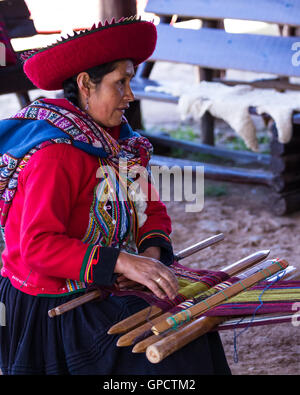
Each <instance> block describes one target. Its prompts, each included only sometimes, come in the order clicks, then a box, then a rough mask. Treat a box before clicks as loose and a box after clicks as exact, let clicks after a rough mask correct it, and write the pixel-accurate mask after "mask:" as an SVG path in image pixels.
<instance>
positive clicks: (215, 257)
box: [166, 181, 300, 375]
mask: <svg viewBox="0 0 300 395" xmlns="http://www.w3.org/2000/svg"><path fill="white" fill-rule="evenodd" d="M205 184H206V185H209V186H210V187H219V186H220V184H221V185H222V187H225V190H226V193H225V194H224V195H223V196H219V197H212V196H206V197H205V202H204V208H203V210H202V211H201V212H199V213H187V212H185V203H182V202H169V203H168V202H166V205H167V207H168V211H169V214H170V216H171V218H172V221H173V233H172V240H173V243H174V248H175V251H179V250H181V249H183V248H186V247H188V246H190V245H192V244H194V243H196V242H198V241H200V240H204V239H206V238H208V237H210V236H212V235H214V234H218V233H224V236H225V238H224V240H223V241H222V242H220V243H218V244H217V245H215V246H212V247H209V248H207V249H204V250H202V251H201V252H199V253H198V254H197V255H193V256H191V257H187V258H185V259H184V260H182V261H181V263H182V264H184V265H187V266H190V267H196V268H202V269H220V268H222V267H224V266H225V265H228V264H230V263H233V262H236V261H238V260H239V259H241V258H243V257H245V256H247V255H249V254H252V253H253V252H256V251H259V250H264V249H268V250H271V252H270V255H269V257H270V258H274V257H280V258H284V259H286V260H287V261H288V262H289V264H290V265H293V266H295V267H297V268H298V269H300V261H299V253H300V244H299V242H298V238H299V231H300V212H299V213H296V214H292V215H289V216H285V217H274V216H273V215H272V214H271V212H270V210H269V207H268V204H269V200H270V190H269V189H268V188H266V187H257V186H246V185H239V184H230V183H219V182H218V183H217V182H212V181H210V182H209V181H206V182H205ZM241 331H242V329H239V330H238V331H237V334H239V333H240V332H241ZM220 334H221V338H222V341H223V345H224V349H225V353H226V356H227V359H228V363H229V365H230V367H231V370H232V373H233V374H235V375H297V374H299V373H300V332H299V326H298V327H296V326H293V325H292V323H290V322H289V323H282V324H279V325H267V326H261V327H256V328H254V327H253V328H251V327H250V328H248V329H247V330H246V331H244V332H243V333H241V334H240V335H239V336H238V339H237V351H238V362H237V363H236V362H235V361H234V331H233V330H228V331H222V332H220Z"/></svg>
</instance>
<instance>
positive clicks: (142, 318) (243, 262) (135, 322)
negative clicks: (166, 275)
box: [108, 250, 270, 335]
mask: <svg viewBox="0 0 300 395" xmlns="http://www.w3.org/2000/svg"><path fill="white" fill-rule="evenodd" d="M269 253H270V250H262V251H258V252H256V253H254V254H251V255H248V256H247V257H245V258H243V259H240V260H238V261H237V262H235V263H233V264H231V265H229V266H225V267H224V268H222V269H220V270H221V271H222V272H225V273H227V274H228V275H229V277H232V276H235V275H236V274H238V273H240V272H241V271H243V270H245V269H247V268H249V267H250V266H252V265H254V264H256V263H258V262H261V261H262V260H264V259H266V258H267V256H268V255H269ZM162 313H163V311H162V310H161V309H160V308H159V307H157V306H149V307H146V308H145V309H143V310H141V311H139V312H137V313H135V314H133V315H131V316H130V317H127V318H125V319H124V320H122V321H120V322H118V323H117V324H115V325H113V326H112V327H111V328H110V329H109V331H108V334H110V335H112V334H119V333H125V332H128V331H130V330H132V329H134V328H136V327H138V326H139V325H141V324H143V323H145V322H146V320H152V319H154V318H155V317H157V316H158V315H160V314H162Z"/></svg>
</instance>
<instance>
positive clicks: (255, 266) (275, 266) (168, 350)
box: [48, 234, 297, 363]
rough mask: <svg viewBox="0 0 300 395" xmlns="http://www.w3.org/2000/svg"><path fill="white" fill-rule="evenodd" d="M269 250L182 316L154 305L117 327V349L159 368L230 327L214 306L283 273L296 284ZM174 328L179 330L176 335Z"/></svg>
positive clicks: (232, 270)
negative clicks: (203, 337)
mask: <svg viewBox="0 0 300 395" xmlns="http://www.w3.org/2000/svg"><path fill="white" fill-rule="evenodd" d="M223 239H224V235H223V234H219V235H216V236H213V237H211V238H209V239H206V240H204V241H201V242H199V243H197V244H195V245H193V246H191V247H189V248H187V249H185V250H183V251H181V252H179V253H178V254H176V255H175V260H177V261H179V260H181V259H183V258H185V257H187V256H190V255H191V254H194V253H196V252H198V251H200V250H202V249H204V248H206V247H209V246H212V245H214V244H216V243H218V242H220V241H222V240H223ZM269 253H270V251H269V250H264V251H258V252H256V253H254V254H252V255H249V256H247V257H245V258H243V259H241V260H239V261H237V262H235V263H233V264H231V265H229V266H226V267H224V268H222V269H221V271H222V272H224V273H226V274H227V275H228V278H229V279H230V278H233V277H234V278H235V282H234V283H231V282H230V281H225V282H223V283H219V284H216V285H215V286H213V287H212V288H210V289H208V290H207V291H204V292H202V293H200V294H199V295H198V294H197V297H196V298H194V296H196V295H193V303H191V304H190V307H187V308H186V306H187V304H186V303H185V304H184V307H182V309H181V308H180V307H181V306H180V305H179V306H178V307H179V308H178V312H177V313H176V314H172V313H170V312H169V311H167V312H163V310H162V309H161V308H159V307H157V306H155V305H153V306H149V307H147V308H145V309H143V310H142V311H140V312H138V313H136V314H134V315H132V316H130V317H128V318H126V319H125V320H123V321H120V322H119V323H117V324H115V325H114V326H112V327H111V328H110V329H109V331H108V333H109V334H122V336H121V337H120V338H119V340H118V342H117V346H118V347H124V346H132V345H133V346H134V347H133V349H132V352H134V353H137V352H146V357H147V358H148V360H149V361H150V362H152V363H158V362H160V361H161V360H163V359H164V358H166V357H167V356H168V355H170V354H172V353H173V352H175V351H176V350H179V349H180V348H182V347H183V346H184V345H186V344H187V343H189V342H191V341H193V340H194V339H196V338H197V337H199V336H201V335H203V334H205V333H207V332H209V331H211V330H213V329H214V328H216V327H219V326H220V325H222V324H223V325H226V322H227V321H229V320H230V318H231V317H226V316H221V317H219V316H206V315H205V313H207V312H208V311H209V310H211V309H212V308H213V307H215V306H217V305H220V304H222V303H224V301H225V300H228V299H230V298H232V297H233V296H235V295H238V294H239V293H241V292H243V291H245V290H248V289H250V288H251V287H253V286H254V285H256V284H258V283H260V282H261V281H262V280H266V279H268V278H272V276H274V275H276V274H278V273H279V272H281V273H284V276H285V278H288V277H289V278H293V279H295V278H296V276H297V275H295V268H294V267H291V266H289V265H288V263H287V262H286V261H285V260H281V259H273V260H269V259H268V260H266V258H267V257H268V255H269ZM99 296H100V291H99V290H96V291H92V292H88V293H86V294H84V295H83V296H80V297H78V298H76V299H74V300H72V301H70V302H68V303H66V304H64V305H61V306H58V307H56V308H54V309H52V310H50V311H49V312H48V314H49V316H50V317H54V316H56V315H60V314H63V313H64V312H66V311H69V310H71V309H73V308H75V307H77V306H79V305H82V304H83V303H86V302H88V301H90V300H93V299H95V298H98V297H99ZM276 318H278V315H277V316H274V315H271V316H270V315H268V316H260V317H259V319H260V321H261V322H262V321H263V320H265V321H266V322H267V321H268V320H269V319H272V320H273V321H274V322H276ZM290 319H291V315H290V314H285V315H283V314H282V315H281V316H280V322H287V321H288V320H290ZM174 329H175V330H174Z"/></svg>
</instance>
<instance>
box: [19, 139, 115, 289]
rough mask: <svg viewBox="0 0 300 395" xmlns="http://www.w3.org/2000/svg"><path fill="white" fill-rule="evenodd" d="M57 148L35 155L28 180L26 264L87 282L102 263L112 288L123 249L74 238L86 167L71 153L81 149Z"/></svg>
mask: <svg viewBox="0 0 300 395" xmlns="http://www.w3.org/2000/svg"><path fill="white" fill-rule="evenodd" d="M59 145H60V146H61V144H59ZM54 149H55V148H54V147H51V148H50V149H48V150H47V148H44V149H43V150H42V151H44V150H45V152H44V153H43V154H41V152H38V153H35V154H34V156H33V157H32V158H31V160H30V162H29V163H28V165H27V166H26V168H25V169H24V174H23V176H22V185H21V187H22V190H23V196H24V204H23V210H22V217H21V219H20V221H21V226H20V233H21V238H20V250H21V256H22V259H23V262H24V263H25V264H26V265H28V266H29V267H31V268H32V269H34V270H35V271H36V272H38V273H43V274H46V275H48V276H54V277H61V278H66V279H68V278H70V279H73V280H79V281H85V282H87V283H90V282H92V281H93V270H92V267H93V266H94V265H96V266H97V279H98V282H99V283H100V284H99V285H111V284H113V282H114V281H115V274H114V266H115V263H116V260H117V258H118V254H119V250H117V249H112V248H101V247H99V246H93V245H89V244H85V243H83V242H82V241H81V240H80V239H79V238H77V237H71V236H70V235H69V234H68V233H69V232H68V224H69V222H70V218H71V216H72V210H73V207H74V205H75V203H76V199H77V198H78V196H79V194H80V193H81V192H82V190H81V188H82V183H83V181H82V178H83V171H84V169H83V167H84V166H83V165H82V163H81V162H80V160H79V161H78V158H77V159H76V158H75V159H74V158H72V155H71V156H68V155H67V153H69V152H70V150H71V149H73V150H74V149H75V150H76V148H74V147H70V146H67V145H65V151H66V152H64V150H63V149H62V147H60V148H59V149H58V150H56V151H53V150H54ZM46 150H47V152H48V155H47V154H46ZM50 152H52V154H49V153H50ZM57 153H60V155H58V154H57ZM55 155H56V156H55ZM57 155H58V156H57ZM77 162H79V163H77Z"/></svg>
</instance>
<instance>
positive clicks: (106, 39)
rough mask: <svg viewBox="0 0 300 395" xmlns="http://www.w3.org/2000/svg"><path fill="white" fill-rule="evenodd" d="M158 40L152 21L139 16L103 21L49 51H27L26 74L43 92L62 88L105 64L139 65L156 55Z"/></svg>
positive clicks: (49, 47)
mask: <svg viewBox="0 0 300 395" xmlns="http://www.w3.org/2000/svg"><path fill="white" fill-rule="evenodd" d="M156 39H157V32H156V27H155V25H154V24H153V23H152V22H147V21H142V20H141V19H136V18H135V17H131V18H122V19H120V20H119V21H118V22H115V20H114V19H113V20H112V21H111V23H108V22H107V21H106V22H105V24H104V25H102V23H101V22H100V23H99V24H98V26H95V25H94V26H93V27H92V28H91V29H88V30H85V31H83V32H80V33H77V32H74V35H73V36H68V38H62V39H61V41H57V42H56V43H55V44H53V45H51V46H48V47H46V48H40V49H34V50H31V51H26V52H25V53H23V55H22V59H23V60H25V63H24V72H25V74H26V75H27V77H28V78H29V79H30V80H31V81H32V83H33V84H34V85H35V86H36V87H38V88H39V89H44V90H57V89H62V87H63V82H64V81H65V80H66V79H68V78H70V77H72V76H74V75H76V74H78V73H80V72H82V71H85V70H87V69H89V68H91V67H95V66H99V65H101V64H104V63H108V62H113V61H115V60H121V59H131V60H132V61H133V63H134V65H135V66H137V65H138V64H140V63H142V62H144V61H145V60H146V59H148V58H149V57H150V56H151V55H152V53H153V51H154V49H155V45H156Z"/></svg>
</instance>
